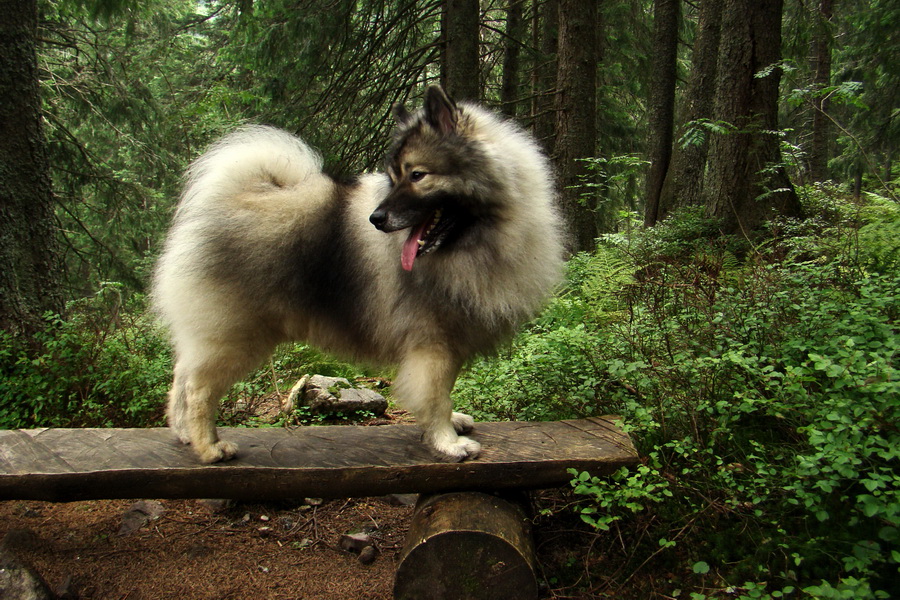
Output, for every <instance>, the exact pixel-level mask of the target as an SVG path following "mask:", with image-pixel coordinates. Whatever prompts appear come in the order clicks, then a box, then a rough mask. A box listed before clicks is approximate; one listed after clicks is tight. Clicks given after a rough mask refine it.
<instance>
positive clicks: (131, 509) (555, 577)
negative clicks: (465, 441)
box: [0, 402, 602, 600]
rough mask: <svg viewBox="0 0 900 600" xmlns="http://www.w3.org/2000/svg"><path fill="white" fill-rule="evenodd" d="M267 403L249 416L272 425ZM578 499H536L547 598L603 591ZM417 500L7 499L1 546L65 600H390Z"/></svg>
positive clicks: (398, 417) (394, 417) (0, 513)
mask: <svg viewBox="0 0 900 600" xmlns="http://www.w3.org/2000/svg"><path fill="white" fill-rule="evenodd" d="M270 404H273V403H269V402H267V403H264V405H265V406H263V407H260V406H256V407H253V412H254V414H255V415H256V416H260V415H264V413H272V414H265V415H264V416H266V417H267V420H268V419H271V418H274V416H276V415H275V413H277V410H272V409H271V406H269V405H270ZM386 417H387V418H388V420H390V421H406V420H408V417H407V416H406V415H405V414H403V412H402V411H398V412H397V413H394V414H388V415H386ZM572 500H573V499H572V494H571V490H570V489H568V488H561V489H555V490H545V491H541V492H537V493H535V494H533V496H532V503H533V506H532V512H533V514H534V515H535V517H534V534H535V538H536V545H537V560H538V567H539V571H540V572H539V574H538V576H539V580H540V581H541V597H542V598H555V599H562V598H566V599H582V598H584V599H587V598H597V597H598V596H597V595H595V593H593V592H589V591H588V590H590V589H591V588H593V589H594V590H596V589H597V584H598V583H601V582H594V585H591V582H590V576H589V575H588V571H589V570H590V566H591V565H592V564H594V565H596V561H597V560H598V559H599V558H600V555H601V553H600V552H598V548H597V547H595V546H596V542H597V538H598V535H597V534H596V533H595V532H593V531H591V530H589V529H588V528H587V527H585V526H584V524H583V523H581V522H580V520H579V519H578V518H577V516H576V515H575V514H574V512H573V511H571V510H568V509H567V508H566V505H567V504H569V503H571V502H572ZM414 501H415V496H411V495H405V496H388V497H380V498H355V499H341V500H326V501H322V500H319V499H314V498H307V499H303V500H298V501H294V502H282V503H267V504H255V503H238V502H227V503H226V502H225V501H211V500H159V501H149V502H148V501H139V503H137V504H136V503H135V501H134V500H102V501H84V502H69V503H50V502H37V501H6V502H0V540H2V543H3V544H4V545H5V546H6V547H7V548H8V549H9V550H10V551H11V552H12V554H13V555H14V556H16V557H17V558H19V559H21V560H22V561H24V562H25V563H27V564H29V565H30V566H31V567H33V568H34V570H35V571H37V573H39V574H40V575H41V576H42V577H43V578H44V579H45V580H46V582H47V584H48V585H49V587H50V588H51V589H53V590H54V592H55V593H57V594H58V595H59V596H60V598H63V599H65V598H68V599H76V598H77V599H80V600H95V599H96V600H101V599H102V600H163V599H165V600H168V599H185V600H301V599H302V600H389V599H390V598H392V588H393V575H394V571H395V569H396V567H397V563H398V560H399V555H400V551H401V550H402V548H403V544H404V541H405V537H406V533H407V530H408V528H409V523H410V519H411V517H412V512H413V503H414ZM136 509H138V510H136ZM146 513H152V514H151V515H148V514H146ZM135 517H137V519H136V520H135ZM360 530H363V531H366V532H368V533H369V535H370V536H371V539H372V541H373V544H374V546H375V548H376V549H377V551H378V552H377V555H376V558H375V560H374V561H372V562H371V563H370V564H363V563H362V562H361V561H360V560H359V556H358V555H356V554H352V553H350V552H347V551H344V550H342V549H341V548H340V544H339V540H340V537H341V535H343V534H345V533H349V532H354V531H360ZM601 587H602V583H601ZM600 597H602V596H600Z"/></svg>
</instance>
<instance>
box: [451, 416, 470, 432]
mask: <svg viewBox="0 0 900 600" xmlns="http://www.w3.org/2000/svg"><path fill="white" fill-rule="evenodd" d="M450 422H451V423H453V429H455V430H456V433H469V432H470V431H472V429H473V428H474V427H475V419H473V418H472V417H470V416H469V415H466V414H463V413H458V412H455V413H453V416H452V417H450Z"/></svg>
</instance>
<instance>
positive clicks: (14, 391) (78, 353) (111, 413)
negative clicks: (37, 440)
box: [0, 284, 171, 428]
mask: <svg viewBox="0 0 900 600" xmlns="http://www.w3.org/2000/svg"><path fill="white" fill-rule="evenodd" d="M46 321H47V326H46V328H45V330H44V331H43V332H41V333H40V334H38V336H37V338H36V339H34V340H23V339H21V338H17V337H14V336H12V335H10V334H9V333H6V332H0V427H3V428H17V427H104V426H144V425H158V424H160V423H161V421H162V413H163V410H164V406H165V395H166V391H167V389H168V386H169V382H170V378H171V356H170V352H169V348H168V344H167V343H166V341H165V339H164V338H163V337H162V336H161V335H160V332H159V331H158V330H157V328H156V327H155V325H154V323H153V320H152V318H151V317H150V316H148V315H147V314H146V313H145V312H144V310H143V306H142V299H141V298H135V299H132V300H130V301H128V302H125V301H123V299H122V297H121V287H120V286H118V285H116V284H106V285H105V286H104V287H103V288H102V289H101V290H100V292H99V293H98V294H97V295H96V296H95V297H93V298H90V299H85V300H81V301H77V302H74V303H72V304H70V305H69V307H68V316H67V318H65V319H63V318H61V317H59V316H57V315H49V314H48V315H47V316H46Z"/></svg>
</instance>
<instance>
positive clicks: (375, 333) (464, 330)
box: [151, 86, 564, 463]
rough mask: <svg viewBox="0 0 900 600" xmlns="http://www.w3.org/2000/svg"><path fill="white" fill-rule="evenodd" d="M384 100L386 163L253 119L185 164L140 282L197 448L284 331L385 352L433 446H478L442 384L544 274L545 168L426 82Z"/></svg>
mask: <svg viewBox="0 0 900 600" xmlns="http://www.w3.org/2000/svg"><path fill="white" fill-rule="evenodd" d="M393 114H394V117H395V119H396V121H397V127H396V131H395V133H394V137H393V142H392V144H391V145H390V149H389V151H388V153H387V157H386V173H374V174H373V173H370V174H365V175H362V176H360V177H359V178H358V179H356V180H355V181H352V182H349V183H348V182H339V181H337V180H335V179H333V178H331V177H329V176H328V175H326V174H324V173H323V171H322V159H321V157H320V156H319V155H318V154H317V153H316V152H315V151H314V150H312V149H311V148H310V147H309V146H307V145H306V144H305V143H304V142H303V141H301V140H300V139H298V138H296V137H294V136H292V135H290V134H288V133H286V132H284V131H281V130H278V129H274V128H271V127H266V126H246V127H243V128H241V129H239V130H237V131H235V132H233V133H231V134H229V135H227V136H226V137H224V138H223V139H221V140H220V141H218V142H216V143H214V144H213V145H212V146H211V147H210V148H209V149H208V150H207V151H206V152H205V153H204V154H203V155H202V156H201V157H200V158H199V159H197V160H196V161H195V162H194V163H193V164H192V165H191V166H190V167H189V168H188V170H187V173H186V184H185V188H184V191H183V194H182V196H181V199H180V201H179V204H178V206H177V209H176V211H175V215H174V219H173V224H172V227H171V229H170V231H169V233H168V236H167V239H166V242H165V246H164V248H163V251H162V254H161V256H160V258H159V260H158V263H157V265H156V268H155V272H154V277H153V284H152V292H151V297H152V302H153V305H154V309H155V311H156V312H157V313H158V315H160V317H161V321H162V322H163V324H164V325H165V326H166V328H167V329H168V332H169V334H170V338H171V342H172V345H173V349H174V355H175V367H174V379H173V383H172V388H171V390H170V392H169V399H168V410H167V418H168V423H169V426H170V428H171V430H172V431H173V433H174V435H175V436H176V438H177V439H178V440H180V441H181V442H183V443H186V444H191V445H192V446H193V448H194V450H195V452H196V453H197V455H198V456H199V458H200V460H201V461H203V462H205V463H212V462H216V461H220V460H227V459H230V458H232V457H233V456H235V454H236V452H237V450H238V449H237V447H236V446H235V444H233V443H232V442H229V441H228V440H223V439H219V437H218V434H217V432H216V426H215V421H216V413H217V409H218V403H219V400H220V398H221V396H222V395H224V394H225V393H226V392H227V391H228V389H229V388H230V387H231V386H232V385H233V384H234V383H236V382H237V381H239V380H240V379H241V378H242V377H244V376H245V375H246V374H247V373H248V372H249V371H250V370H252V369H253V368H254V367H256V366H257V365H258V364H259V363H261V362H262V361H263V360H264V359H266V358H267V357H268V356H270V355H271V353H272V351H273V350H274V348H275V346H276V345H278V344H280V343H283V342H288V341H303V342H306V343H309V344H312V345H315V346H317V347H320V348H321V349H323V350H325V351H327V352H332V353H335V354H338V355H341V356H344V357H346V358H348V359H350V360H359V361H367V362H370V363H376V364H386V365H397V366H398V371H397V375H396V378H395V382H394V386H393V388H392V393H393V395H394V397H395V398H396V399H397V400H398V402H400V403H401V405H403V406H404V407H405V408H407V409H408V410H410V411H411V412H412V413H413V414H414V415H415V417H416V420H417V423H418V424H419V425H420V426H421V428H422V429H423V430H424V435H423V440H424V442H425V443H426V444H427V445H428V446H429V447H430V448H431V449H432V451H433V453H434V454H435V455H436V458H438V459H439V460H442V461H461V460H465V459H467V458H473V457H475V456H477V455H478V453H479V451H480V448H481V447H480V444H479V443H478V442H476V441H475V440H473V439H471V438H469V437H466V436H465V435H464V434H466V433H468V432H469V431H471V430H472V428H473V425H474V422H473V419H472V418H471V417H470V416H468V415H465V414H462V413H458V412H453V403H452V400H451V397H450V392H451V390H452V388H453V385H454V383H455V380H456V377H457V375H458V373H459V371H460V369H461V368H462V367H463V365H464V363H465V362H466V361H467V360H469V359H470V358H472V357H473V356H475V355H477V354H483V353H490V352H491V351H492V350H494V349H496V347H497V345H498V344H499V343H501V342H503V341H504V340H506V339H508V338H509V337H511V336H512V334H513V333H514V332H515V330H516V328H517V327H518V326H519V325H520V324H521V323H522V322H523V321H525V320H527V319H529V318H531V317H532V316H533V315H534V314H535V313H536V312H537V311H539V310H540V308H541V307H542V305H543V304H544V302H545V301H546V299H547V297H548V296H549V295H550V294H551V293H552V292H553V290H554V287H555V286H556V285H557V283H558V282H559V280H560V278H561V273H562V266H563V261H564V244H563V235H564V234H563V226H562V220H561V218H560V215H559V213H558V210H557V208H556V206H555V200H556V198H555V196H556V194H555V191H554V186H553V183H552V171H551V169H550V166H549V163H548V161H547V159H546V157H545V156H544V155H543V154H542V153H541V151H540V149H539V148H538V145H537V144H536V143H535V141H534V139H533V138H532V137H531V136H530V135H529V134H528V133H526V131H525V130H523V129H522V128H520V127H519V126H517V125H516V124H514V123H512V122H510V121H507V120H504V119H502V118H501V117H499V116H498V115H495V114H493V113H492V112H489V111H488V110H486V109H484V108H481V107H479V106H477V105H475V104H469V103H460V104H458V105H457V104H456V103H455V102H453V101H452V100H451V99H450V98H449V97H448V96H447V95H446V94H445V93H444V91H443V90H442V89H441V88H440V87H437V86H433V87H430V88H428V89H427V90H426V93H425V99H424V107H423V108H421V109H419V110H418V111H416V112H413V113H410V112H408V111H407V110H406V109H405V108H403V107H402V106H399V105H398V106H396V107H395V108H394V109H393Z"/></svg>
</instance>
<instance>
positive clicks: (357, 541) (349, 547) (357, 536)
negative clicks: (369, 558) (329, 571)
mask: <svg viewBox="0 0 900 600" xmlns="http://www.w3.org/2000/svg"><path fill="white" fill-rule="evenodd" d="M371 545H372V537H371V536H370V535H369V534H368V533H345V534H344V535H342V536H341V539H340V540H339V541H338V546H339V547H340V549H341V550H344V551H345V552H353V553H354V554H357V553H359V552H362V551H363V549H364V548H366V547H367V546H371Z"/></svg>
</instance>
